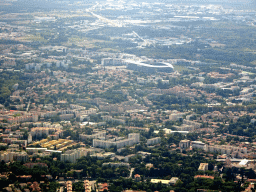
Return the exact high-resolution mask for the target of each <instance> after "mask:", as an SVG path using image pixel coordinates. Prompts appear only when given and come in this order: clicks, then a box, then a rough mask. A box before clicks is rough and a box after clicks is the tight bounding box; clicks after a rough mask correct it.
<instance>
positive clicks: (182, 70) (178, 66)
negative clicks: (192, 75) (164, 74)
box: [173, 65, 192, 72]
mask: <svg viewBox="0 0 256 192" xmlns="http://www.w3.org/2000/svg"><path fill="white" fill-rule="evenodd" d="M173 67H174V70H175V71H178V72H184V71H188V72H190V71H192V70H191V69H188V68H187V67H185V66H180V65H173Z"/></svg>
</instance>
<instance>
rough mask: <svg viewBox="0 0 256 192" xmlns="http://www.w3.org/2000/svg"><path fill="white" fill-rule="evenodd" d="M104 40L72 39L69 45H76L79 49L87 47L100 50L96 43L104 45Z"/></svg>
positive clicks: (69, 40)
mask: <svg viewBox="0 0 256 192" xmlns="http://www.w3.org/2000/svg"><path fill="white" fill-rule="evenodd" d="M102 42H104V41H103V40H97V39H89V38H81V37H71V38H69V39H68V45H72V44H74V45H76V46H79V47H85V48H95V47H97V48H99V46H97V45H96V43H102Z"/></svg>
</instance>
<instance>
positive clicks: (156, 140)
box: [147, 137, 161, 145]
mask: <svg viewBox="0 0 256 192" xmlns="http://www.w3.org/2000/svg"><path fill="white" fill-rule="evenodd" d="M160 142H161V138H160V137H155V138H152V139H148V140H147V145H155V144H158V143H160Z"/></svg>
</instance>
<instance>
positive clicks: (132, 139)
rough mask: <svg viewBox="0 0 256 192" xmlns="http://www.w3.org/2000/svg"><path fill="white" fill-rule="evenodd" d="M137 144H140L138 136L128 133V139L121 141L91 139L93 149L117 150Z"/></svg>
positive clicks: (137, 134)
mask: <svg viewBox="0 0 256 192" xmlns="http://www.w3.org/2000/svg"><path fill="white" fill-rule="evenodd" d="M139 142H140V134H139V133H130V134H129V135H128V139H123V140H119V141H115V140H99V139H93V147H99V148H110V147H116V148H117V149H119V148H122V147H125V146H128V145H134V144H136V143H139Z"/></svg>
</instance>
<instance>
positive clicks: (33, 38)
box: [22, 34, 46, 42]
mask: <svg viewBox="0 0 256 192" xmlns="http://www.w3.org/2000/svg"><path fill="white" fill-rule="evenodd" d="M22 40H25V41H41V42H46V40H45V39H44V38H43V37H42V36H41V35H40V34H36V35H27V36H25V37H24V38H23V39H22Z"/></svg>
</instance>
